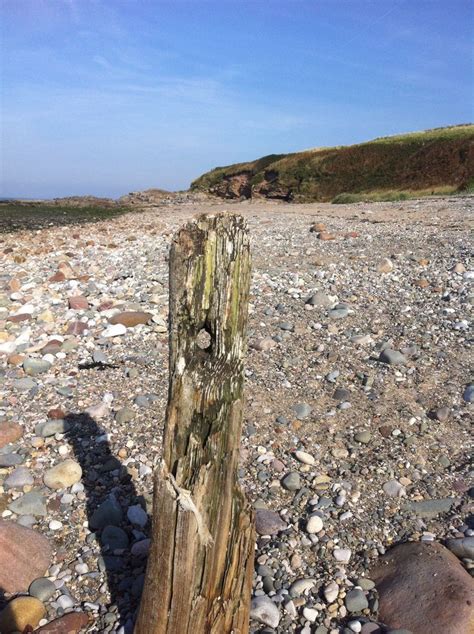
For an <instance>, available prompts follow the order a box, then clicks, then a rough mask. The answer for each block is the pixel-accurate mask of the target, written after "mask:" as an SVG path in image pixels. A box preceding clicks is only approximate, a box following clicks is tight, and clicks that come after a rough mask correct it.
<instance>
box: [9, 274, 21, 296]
mask: <svg viewBox="0 0 474 634" xmlns="http://www.w3.org/2000/svg"><path fill="white" fill-rule="evenodd" d="M8 288H9V289H10V290H11V291H13V292H14V293H16V292H17V291H19V290H20V288H21V282H20V280H19V279H18V278H16V277H12V279H11V280H10V281H9V282H8Z"/></svg>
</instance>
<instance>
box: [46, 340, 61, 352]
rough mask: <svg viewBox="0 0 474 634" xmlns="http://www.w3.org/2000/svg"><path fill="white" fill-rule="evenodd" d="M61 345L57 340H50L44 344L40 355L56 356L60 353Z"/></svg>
mask: <svg viewBox="0 0 474 634" xmlns="http://www.w3.org/2000/svg"><path fill="white" fill-rule="evenodd" d="M62 345H63V342H62V341H58V340H57V339H50V341H48V343H46V344H45V345H44V346H43V347H42V348H41V352H42V354H57V353H58V352H60V351H61V346H62Z"/></svg>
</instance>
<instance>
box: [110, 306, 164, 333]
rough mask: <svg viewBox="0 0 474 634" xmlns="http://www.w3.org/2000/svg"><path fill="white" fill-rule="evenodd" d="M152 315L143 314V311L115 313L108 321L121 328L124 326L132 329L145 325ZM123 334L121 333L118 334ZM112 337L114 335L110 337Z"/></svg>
mask: <svg viewBox="0 0 474 634" xmlns="http://www.w3.org/2000/svg"><path fill="white" fill-rule="evenodd" d="M152 317H153V315H152V314H151V313H145V312H143V311H132V310H127V311H124V312H123V313H117V314H116V315H114V316H113V317H111V318H110V319H109V323H111V324H114V325H115V324H121V325H122V326H126V327H127V328H133V327H134V326H138V325H139V324H147V323H148V322H149V321H150V320H151V318H152ZM120 334H123V333H120ZM104 336H105V335H104ZM110 336H114V335H110Z"/></svg>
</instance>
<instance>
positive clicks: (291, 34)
mask: <svg viewBox="0 0 474 634" xmlns="http://www.w3.org/2000/svg"><path fill="white" fill-rule="evenodd" d="M0 7H1V14H2V15H1V22H2V34H1V44H2V51H1V60H2V62H1V65H2V87H1V93H2V101H1V125H2V139H1V141H2V149H1V162H2V179H1V180H2V187H1V193H0V195H1V196H24V197H53V196H64V195H73V194H87V193H90V194H95V195H106V196H113V197H115V196H119V195H121V194H124V193H127V192H128V191H132V190H139V189H146V188H149V187H161V188H165V189H184V188H187V187H188V185H189V183H190V182H191V180H193V179H194V178H196V177H197V176H198V175H200V174H201V173H203V172H204V171H207V170H208V169H210V168H212V167H215V166H217V165H226V164H229V163H235V162H239V161H244V160H249V159H253V158H257V157H259V156H262V155H265V154H270V153H280V152H290V151H296V150H301V149H305V148H309V147H316V146H327V145H340V144H350V143H354V142H359V141H363V140H368V139H370V138H374V137H377V136H381V135H387V134H394V133H398V132H408V131H412V130H420V129H424V128H430V127H436V126H442V125H449V124H454V123H462V122H467V121H471V120H472V119H473V118H474V117H473V77H472V38H473V5H472V3H471V1H470V0H311V1H309V0H308V1H307V0H250V1H248V0H216V1H214V0H208V1H206V0H190V1H183V0H173V1H167V0H153V1H152V0H0Z"/></svg>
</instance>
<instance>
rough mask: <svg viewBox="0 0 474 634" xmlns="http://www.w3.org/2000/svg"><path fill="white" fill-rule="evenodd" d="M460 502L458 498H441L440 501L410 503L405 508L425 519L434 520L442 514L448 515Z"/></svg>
mask: <svg viewBox="0 0 474 634" xmlns="http://www.w3.org/2000/svg"><path fill="white" fill-rule="evenodd" d="M457 501H458V499H457V498H441V499H438V500H419V501H414V502H413V501H409V502H407V503H406V505H405V508H406V509H408V510H409V511H411V512H412V513H414V514H415V515H417V516H418V517H423V518H428V519H429V518H432V517H436V516H437V515H440V514H441V513H448V511H450V510H451V507H452V506H453V505H454V504H455V503H456V502H457Z"/></svg>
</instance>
